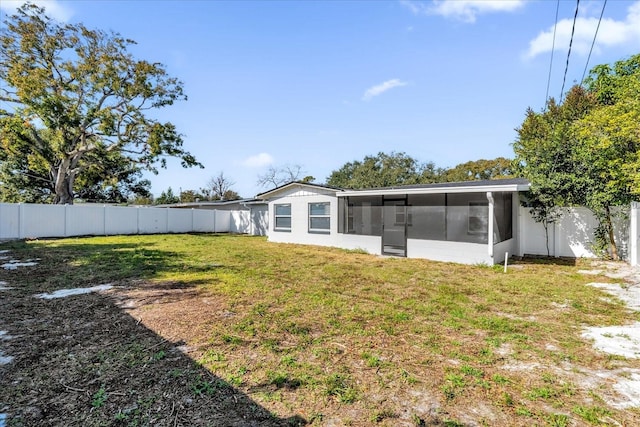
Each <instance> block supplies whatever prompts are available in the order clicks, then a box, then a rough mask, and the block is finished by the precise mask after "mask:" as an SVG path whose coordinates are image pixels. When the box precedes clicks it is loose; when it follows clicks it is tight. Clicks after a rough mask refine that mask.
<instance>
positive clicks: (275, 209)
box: [273, 203, 291, 232]
mask: <svg viewBox="0 0 640 427" xmlns="http://www.w3.org/2000/svg"><path fill="white" fill-rule="evenodd" d="M280 206H288V207H289V215H282V214H280V215H278V207H280ZM279 218H289V227H278V219H279ZM273 219H274V221H273V231H288V232H290V231H291V203H277V204H274V205H273Z"/></svg>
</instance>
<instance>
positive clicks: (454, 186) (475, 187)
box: [338, 178, 530, 197]
mask: <svg viewBox="0 0 640 427" xmlns="http://www.w3.org/2000/svg"><path fill="white" fill-rule="evenodd" d="M529 186H530V184H529V181H527V180H526V179H524V178H509V179H491V180H482V181H463V182H442V183H436V184H414V185H401V186H396V187H382V188H366V189H361V190H344V191H343V192H341V193H340V194H339V195H338V196H340V197H346V196H381V195H393V194H398V195H400V194H442V193H483V192H488V191H496V192H500V191H507V192H514V191H527V190H529Z"/></svg>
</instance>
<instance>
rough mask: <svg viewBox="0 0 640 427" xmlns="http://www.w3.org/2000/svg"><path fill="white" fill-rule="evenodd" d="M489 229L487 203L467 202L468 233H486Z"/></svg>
mask: <svg viewBox="0 0 640 427" xmlns="http://www.w3.org/2000/svg"><path fill="white" fill-rule="evenodd" d="M488 230H489V204H488V203H484V202H469V228H468V233H469V234H486V233H487V231H488Z"/></svg>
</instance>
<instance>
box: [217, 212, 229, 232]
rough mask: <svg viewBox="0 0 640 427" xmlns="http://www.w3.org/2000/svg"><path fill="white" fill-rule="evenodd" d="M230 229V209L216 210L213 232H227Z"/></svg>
mask: <svg viewBox="0 0 640 427" xmlns="http://www.w3.org/2000/svg"><path fill="white" fill-rule="evenodd" d="M230 231H231V211H216V220H215V225H214V232H216V233H228V232H230Z"/></svg>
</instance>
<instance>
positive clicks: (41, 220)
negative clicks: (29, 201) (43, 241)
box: [19, 205, 66, 238]
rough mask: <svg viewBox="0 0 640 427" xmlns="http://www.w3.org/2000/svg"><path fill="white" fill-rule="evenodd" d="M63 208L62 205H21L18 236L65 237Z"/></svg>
mask: <svg viewBox="0 0 640 427" xmlns="http://www.w3.org/2000/svg"><path fill="white" fill-rule="evenodd" d="M65 210H66V208H65V206H64V205H21V208H20V236H19V237H24V238H32V237H33V238H36V237H44V236H46V237H65V236H66V219H65V214H66V212H65Z"/></svg>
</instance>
